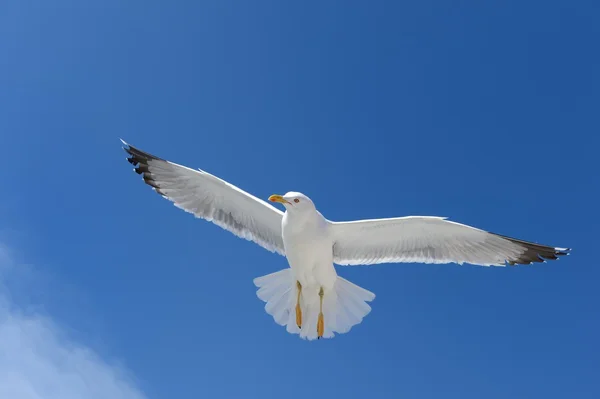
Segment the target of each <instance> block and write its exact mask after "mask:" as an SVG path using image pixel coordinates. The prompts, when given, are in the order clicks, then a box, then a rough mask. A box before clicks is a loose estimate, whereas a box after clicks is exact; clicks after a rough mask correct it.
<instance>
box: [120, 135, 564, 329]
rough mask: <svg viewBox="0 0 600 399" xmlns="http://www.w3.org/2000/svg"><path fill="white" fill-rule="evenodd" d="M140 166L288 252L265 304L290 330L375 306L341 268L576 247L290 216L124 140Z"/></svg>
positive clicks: (439, 221) (356, 317) (174, 194)
mask: <svg viewBox="0 0 600 399" xmlns="http://www.w3.org/2000/svg"><path fill="white" fill-rule="evenodd" d="M123 143H124V144H125V145H126V146H127V148H126V151H127V152H128V153H129V154H130V155H131V158H128V160H129V162H130V163H131V164H133V165H136V168H135V171H136V172H137V173H138V174H141V175H142V176H143V178H144V181H145V182H146V183H147V184H149V185H150V186H152V187H153V188H154V189H155V190H156V192H158V193H159V194H161V195H162V196H163V197H165V198H167V199H168V200H170V201H172V202H173V203H174V204H175V205H176V206H177V207H179V208H181V209H183V210H185V211H187V212H190V213H193V214H194V215H195V216H196V217H199V218H203V219H206V220H208V221H212V222H213V223H215V224H217V225H218V226H220V227H222V228H224V229H226V230H229V231H231V232H232V233H234V234H235V235H237V236H239V237H241V238H245V239H247V240H250V241H253V242H255V243H257V244H259V245H260V246H262V247H264V248H265V249H268V250H270V251H272V252H276V253H279V254H280V255H283V256H285V257H286V258H287V261H288V264H289V268H285V269H283V270H280V271H278V272H275V273H272V274H269V275H267V276H263V277H259V278H256V279H255V280H254V283H255V284H256V286H257V287H258V288H259V289H258V292H257V295H258V297H259V298H260V299H262V300H263V301H265V302H266V305H265V310H266V311H267V313H269V314H270V315H272V316H273V319H274V320H275V321H276V322H277V323H278V324H280V325H282V326H286V329H287V331H288V332H290V333H294V334H299V335H300V336H301V337H302V338H307V339H315V338H321V337H325V338H329V337H333V336H334V333H345V332H348V331H349V330H350V328H352V326H354V325H356V324H358V323H360V322H361V321H362V319H363V318H364V317H365V316H366V315H367V314H368V313H369V312H370V311H371V307H370V306H369V305H368V303H367V302H370V301H372V300H373V299H374V298H375V295H374V294H373V293H371V292H369V291H367V290H365V289H364V288H361V287H359V286H357V285H355V284H353V283H351V282H349V281H347V280H345V279H344V278H342V277H340V276H338V275H337V272H336V269H335V267H334V264H338V265H343V266H347V265H370V264H378V263H399V262H419V263H458V264H462V263H471V264H475V265H483V266H504V265H506V264H509V265H516V264H530V263H533V262H545V260H553V259H558V257H559V256H561V255H566V254H568V251H569V249H567V248H557V247H550V246H545V245H539V244H535V243H531V242H527V241H522V240H518V239H515V238H511V237H507V236H501V235H498V234H494V233H490V232H487V231H484V230H480V229H477V228H474V227H471V226H467V225H464V224H460V223H456V222H451V221H448V220H446V218H441V217H435V216H407V217H399V218H388V219H373V220H359V221H352V222H332V221H329V220H327V219H326V218H325V217H324V216H323V215H321V213H320V212H319V211H317V209H316V207H315V205H314V203H313V202H312V200H311V199H310V198H308V197H307V196H306V195H304V194H302V193H298V192H288V193H287V194H285V195H283V196H282V195H272V196H271V197H270V198H269V200H270V201H272V202H277V203H280V204H282V205H283V206H284V207H285V213H283V212H281V211H279V210H278V209H276V208H274V207H273V206H271V205H270V204H268V203H267V202H265V201H262V200H260V199H258V198H256V197H254V196H252V195H250V194H248V193H247V192H245V191H243V190H241V189H239V188H237V187H236V186H234V185H232V184H230V183H227V182H226V181H224V180H221V179H219V178H218V177H216V176H213V175H211V174H209V173H207V172H204V171H202V170H193V169H190V168H187V167H185V166H181V165H177V164H174V163H172V162H169V161H166V160H164V159H161V158H158V157H155V156H154V155H151V154H149V153H146V152H144V151H141V150H139V149H137V148H135V147H132V146H130V145H128V144H127V143H125V142H123Z"/></svg>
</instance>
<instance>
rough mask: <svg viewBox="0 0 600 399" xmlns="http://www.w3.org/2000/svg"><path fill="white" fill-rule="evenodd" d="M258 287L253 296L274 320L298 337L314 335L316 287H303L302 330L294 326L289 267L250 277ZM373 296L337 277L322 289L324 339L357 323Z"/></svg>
mask: <svg viewBox="0 0 600 399" xmlns="http://www.w3.org/2000/svg"><path fill="white" fill-rule="evenodd" d="M254 284H255V285H256V286H257V287H258V288H259V289H258V291H257V293H256V294H257V296H258V297H259V298H260V299H261V300H263V301H264V302H266V305H265V310H266V312H267V313H268V314H270V315H271V316H273V319H274V320H275V322H276V323H277V324H279V325H281V326H286V330H287V332H289V333H291V334H299V335H300V337H301V338H305V339H309V340H313V339H316V338H317V318H318V315H319V300H318V296H317V295H316V293H317V292H318V288H319V287H303V289H302V296H301V298H300V307H301V308H302V324H303V325H302V329H300V328H298V326H297V325H296V310H295V308H296V296H297V291H296V281H295V279H294V276H293V273H292V269H290V268H288V269H283V270H280V271H278V272H275V273H272V274H268V275H266V276H263V277H259V278H256V279H254ZM373 299H375V294H373V293H372V292H370V291H367V290H365V289H364V288H361V287H359V286H358V285H356V284H353V283H351V282H350V281H348V280H346V279H344V278H342V277H339V276H338V277H337V280H336V282H335V284H334V286H333V290H331V291H326V292H325V296H324V297H323V314H324V319H325V333H324V335H323V337H324V338H333V337H334V336H335V333H338V334H344V333H347V332H348V331H350V329H351V328H352V327H353V326H354V325H356V324H358V323H360V322H361V321H362V319H363V318H364V317H365V316H366V315H367V314H369V312H370V311H371V307H370V306H369V305H368V304H367V302H370V301H372V300H373Z"/></svg>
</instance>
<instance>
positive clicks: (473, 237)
mask: <svg viewBox="0 0 600 399" xmlns="http://www.w3.org/2000/svg"><path fill="white" fill-rule="evenodd" d="M331 230H332V234H333V239H334V245H333V261H334V262H335V263H337V264H340V265H372V264H377V263H396V262H404V263H411V262H418V263H459V264H462V263H471V264H474V265H482V266H492V265H493V266H504V265H505V264H506V263H508V264H509V265H516V264H530V263H532V262H544V261H545V260H546V259H557V258H558V257H559V256H561V255H566V254H568V252H569V251H570V249H568V248H555V247H549V246H545V245H539V244H534V243H531V242H527V241H522V240H517V239H514V238H510V237H505V236H501V235H498V234H494V233H490V232H487V231H483V230H480V229H476V228H474V227H471V226H466V225H464V224H460V223H455V222H451V221H449V220H446V219H445V218H440V217H432V216H408V217H401V218H392V219H374V220H359V221H355V222H331Z"/></svg>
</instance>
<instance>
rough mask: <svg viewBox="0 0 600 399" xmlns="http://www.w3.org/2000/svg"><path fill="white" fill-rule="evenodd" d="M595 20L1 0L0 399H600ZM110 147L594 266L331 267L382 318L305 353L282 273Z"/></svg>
mask: <svg viewBox="0 0 600 399" xmlns="http://www.w3.org/2000/svg"><path fill="white" fill-rule="evenodd" d="M599 17H600V13H599V9H598V5H597V4H594V2H593V1H591V0H590V1H576V2H567V1H562V2H559V1H502V2H499V1H498V2H476V1H461V2H441V1H419V2H357V1H347V2H331V1H319V2H310V1H308V2H280V1H279V2H278V1H258V2H241V1H239V2H232V1H220V2H216V1H213V2H197V1H179V2H173V4H167V2H158V1H148V0H145V1H133V0H132V1H127V2H123V1H116V0H105V1H102V2H100V1H95V2H91V1H88V2H81V1H74V0H56V1H53V2H42V1H29V2H24V1H10V0H9V1H8V2H6V1H5V2H2V4H1V5H0V53H1V54H2V56H1V57H0V89H1V90H0V138H1V139H2V144H1V145H0V170H1V174H0V176H1V177H2V183H3V187H4V189H3V190H2V196H1V197H0V248H2V251H0V255H1V256H0V259H1V260H2V264H3V265H2V268H0V270H2V278H1V279H0V282H2V284H0V287H1V290H2V291H1V292H2V295H1V296H0V299H1V300H0V303H1V304H2V307H1V311H0V316H1V317H0V323H1V324H0V336H1V337H3V340H2V342H3V344H2V345H3V346H2V345H0V348H2V351H0V359H2V358H4V359H3V360H0V382H1V384H0V386H2V387H5V388H4V389H5V391H4V394H7V392H9V391H7V389H14V391H13V395H15V397H24V398H35V397H44V398H47V397H60V398H66V397H69V396H68V395H72V397H74V398H77V397H88V398H94V397H99V398H100V397H109V396H110V397H115V398H119V397H123V398H138V397H140V398H143V397H148V398H197V397H205V396H209V395H210V397H245V398H269V397H283V396H285V397H286V398H300V397H306V396H307V395H308V396H317V397H319V396H321V395H323V396H324V395H333V397H348V398H354V397H357V398H358V397H361V398H364V397H373V398H380V397H381V398H387V397H394V398H399V397H402V398H425V399H427V398H442V397H443V398H461V399H464V398H481V397H486V398H488V399H493V398H507V397H511V398H532V397H544V398H565V397H573V396H576V397H578V398H596V397H598V396H599V395H600V383H599V382H598V378H597V376H598V371H600V362H599V360H598V358H599V356H598V355H599V354H600V346H599V344H598V339H597V338H598V336H599V335H600V321H599V319H598V304H599V303H600V295H599V294H598V281H599V279H600V272H599V269H598V267H597V262H596V260H595V259H594V251H595V250H596V248H597V237H598V233H597V229H598V226H599V224H600V218H599V217H598V214H597V212H596V208H597V204H598V201H599V200H600V198H599V197H600V196H599V194H600V193H599V192H600V186H599V184H598V181H599V180H598V148H599V147H600V139H599V138H598V132H599V128H600V123H599V121H598V109H599V106H600V94H599V93H600V75H599V73H598V71H599V70H600V55H599V53H598V51H596V49H597V45H598V40H599V39H600V35H599V34H600V29H599V27H598V26H599V25H598V24H597V21H598V18H599ZM118 137H123V138H124V139H126V140H128V141H129V142H131V143H132V144H135V145H137V146H139V147H141V148H142V149H145V150H147V151H150V152H153V153H156V154H157V155H159V156H162V157H165V158H168V159H171V160H173V161H175V162H178V163H182V164H185V165H188V166H190V167H199V168H202V169H204V170H207V171H209V172H211V173H213V174H216V175H218V176H219V177H221V178H224V179H226V180H228V181H230V182H232V183H234V184H237V185H238V186H240V187H241V188H243V189H246V190H248V191H250V192H252V193H253V194H255V195H257V196H260V197H262V198H266V197H268V196H269V195H270V194H272V193H281V192H286V191H292V190H294V191H302V192H304V193H306V194H308V195H309V196H310V197H311V198H312V199H313V200H314V201H315V203H316V204H317V206H318V208H319V209H320V210H321V211H322V213H323V214H324V215H325V216H326V217H328V218H329V219H332V220H352V219H359V218H376V217H391V216H402V215H410V214H419V215H438V216H448V217H450V218H451V219H452V220H455V221H459V222H463V223H468V224H472V225H475V226H478V227H481V228H484V229H488V230H491V231H494V232H498V233H501V234H506V235H511V236H515V237H519V238H522V239H527V240H533V241H537V242H541V243H544V244H549V245H557V246H569V247H573V248H574V251H573V253H572V255H571V256H569V257H568V258H566V259H562V260H560V261H559V262H554V263H548V264H542V265H535V266H531V267H520V268H482V267H476V266H458V265H420V264H405V265H382V266H372V267H345V268H342V267H339V268H338V272H339V273H340V275H342V276H343V277H345V278H347V279H349V280H351V281H353V282H355V283H356V284H358V285H360V286H362V287H365V288H367V289H369V290H371V291H373V292H374V293H376V294H377V298H376V300H375V301H374V302H373V304H372V305H373V311H372V312H371V314H370V315H369V316H368V317H367V318H366V319H365V320H364V321H363V323H362V324H361V325H358V326H357V327H355V328H354V329H353V330H352V331H351V332H350V333H349V334H346V335H342V336H338V337H336V338H335V339H333V340H326V341H318V342H306V341H301V340H300V339H298V338H297V336H292V335H288V334H287V333H286V332H285V331H284V329H282V328H281V327H279V326H277V325H276V324H275V323H274V322H273V320H272V318H271V317H270V316H269V315H267V314H266V313H265V312H264V309H263V305H264V304H263V303H262V302H260V301H259V299H258V298H257V297H256V295H255V287H254V286H253V284H252V279H253V278H255V277H258V276H262V275H264V274H267V273H271V272H274V271H277V270H280V269H282V268H284V267H286V262H285V259H284V258H282V257H280V256H277V255H274V254H271V253H269V252H267V251H265V250H263V249H262V248H260V247H258V246H256V245H254V244H252V243H250V242H246V241H243V240H240V239H237V238H235V237H234V236H232V235H231V234H230V233H228V232H226V231H223V230H221V229H219V228H218V227H216V226H214V225H212V224H210V223H206V222H203V221H199V220H196V219H194V218H193V217H190V215H188V214H186V213H184V212H182V211H180V210H178V209H176V208H175V207H173V206H172V205H170V204H169V203H168V202H167V201H165V200H163V199H161V198H160V197H159V196H157V195H156V194H154V193H153V192H152V191H151V190H150V189H149V188H148V187H147V186H145V185H144V184H143V183H142V182H141V180H140V179H139V177H138V176H137V175H135V174H134V173H133V172H131V166H130V165H129V164H127V163H126V162H125V161H124V158H125V154H124V153H123V152H122V150H121V149H120V143H119V141H118ZM280 165H283V167H282V166H280ZM382 196H385V198H386V199H385V201H382V200H381V198H382ZM15 331H17V333H15ZM19 331H20V332H21V333H19ZM2 334H4V335H2ZM24 336H31V337H34V338H35V339H34V338H32V340H31V341H26V340H25V339H24V338H23V337H24ZM15 348H16V349H15ZM44 348H51V349H44ZM2 353H4V357H3V356H2ZM24 353H27V354H28V356H29V355H31V360H30V361H29V362H24V361H23V362H21V361H17V360H18V359H22V358H23V354H24ZM80 353H87V354H90V355H89V356H83V357H82V356H79V355H78V354H80ZM28 359H29V358H28ZM65 359H67V360H69V361H68V362H66V363H65V361H64V360H65ZM40 364H42V365H45V368H43V369H44V370H46V372H45V374H43V375H41V373H40V371H39V370H41V369H42V368H41V366H40ZM65 367H66V369H65ZM65 370H66V371H65ZM67 372H68V373H71V374H73V375H79V376H80V377H79V379H80V381H81V380H82V381H94V383H87V384H85V383H84V384H81V383H79V384H75V383H74V382H73V378H63V377H64V375H65V373H66V374H68V373H67ZM71 374H69V375H71ZM99 375H100V376H102V377H99ZM16 376H19V378H17V377H16ZM60 376H62V377H60ZM58 377H60V378H58ZM75 379H77V378H75ZM19 384H20V385H19ZM48 386H51V387H52V389H47V388H45V389H44V390H43V391H41V393H39V392H38V393H39V396H35V394H33V393H32V392H33V391H35V390H39V389H41V388H40V387H48ZM11 387H12V388H11ZM1 389H2V388H0V393H1V392H3V391H2V390H1ZM26 392H29V394H26ZM54 394H55V395H57V396H52V395H54ZM94 395H96V396H94ZM107 395H108V396H107ZM119 395H120V396H119ZM0 396H1V395H0Z"/></svg>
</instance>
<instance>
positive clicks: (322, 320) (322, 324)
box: [317, 287, 325, 339]
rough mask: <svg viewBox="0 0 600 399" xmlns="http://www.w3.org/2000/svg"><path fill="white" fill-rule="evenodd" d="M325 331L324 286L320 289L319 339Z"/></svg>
mask: <svg viewBox="0 0 600 399" xmlns="http://www.w3.org/2000/svg"><path fill="white" fill-rule="evenodd" d="M324 333H325V318H324V317H323V287H321V289H320V290H319V319H318V320H317V339H321V337H322V336H323V334H324Z"/></svg>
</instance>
